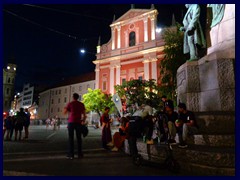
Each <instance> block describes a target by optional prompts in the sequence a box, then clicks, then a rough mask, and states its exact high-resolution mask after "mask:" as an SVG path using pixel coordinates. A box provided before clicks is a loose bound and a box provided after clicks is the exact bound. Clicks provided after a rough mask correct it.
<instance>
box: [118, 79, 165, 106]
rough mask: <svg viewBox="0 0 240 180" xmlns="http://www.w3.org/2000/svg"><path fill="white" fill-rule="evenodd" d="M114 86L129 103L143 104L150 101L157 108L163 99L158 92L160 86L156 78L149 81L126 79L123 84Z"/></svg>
mask: <svg viewBox="0 0 240 180" xmlns="http://www.w3.org/2000/svg"><path fill="white" fill-rule="evenodd" d="M114 87H115V90H116V92H117V93H118V95H119V97H120V98H121V99H124V100H126V102H127V104H128V105H130V104H134V103H138V105H142V104H146V103H147V102H149V103H150V105H151V106H153V107H155V108H157V107H158V106H159V103H160V101H161V98H160V96H159V94H158V92H159V88H160V87H159V86H158V85H157V84H156V82H155V80H154V79H151V80H149V81H146V80H145V81H142V80H131V81H126V82H124V83H123V84H122V85H116V86H114Z"/></svg>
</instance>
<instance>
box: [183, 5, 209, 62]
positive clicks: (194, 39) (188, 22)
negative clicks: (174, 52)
mask: <svg viewBox="0 0 240 180" xmlns="http://www.w3.org/2000/svg"><path fill="white" fill-rule="evenodd" d="M185 6H186V8H188V11H187V12H186V14H185V16H184V19H183V27H181V28H180V30H181V31H184V48H183V53H184V54H187V53H190V59H189V60H188V61H195V60H198V59H199V57H198V48H200V47H201V48H205V47H206V41H205V38H204V35H203V31H202V27H201V24H200V21H199V16H200V6H199V5H198V4H186V5H185Z"/></svg>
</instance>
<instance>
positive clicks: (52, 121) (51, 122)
mask: <svg viewBox="0 0 240 180" xmlns="http://www.w3.org/2000/svg"><path fill="white" fill-rule="evenodd" d="M45 123H46V129H49V127H51V128H52V130H54V131H55V130H59V129H60V127H61V124H62V121H61V119H60V118H59V117H58V116H55V117H53V118H48V119H46V121H45Z"/></svg>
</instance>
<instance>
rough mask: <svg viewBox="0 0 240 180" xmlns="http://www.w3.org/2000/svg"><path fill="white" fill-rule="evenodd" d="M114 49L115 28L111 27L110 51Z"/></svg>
mask: <svg viewBox="0 0 240 180" xmlns="http://www.w3.org/2000/svg"><path fill="white" fill-rule="evenodd" d="M114 49H115V28H114V27H112V50H114Z"/></svg>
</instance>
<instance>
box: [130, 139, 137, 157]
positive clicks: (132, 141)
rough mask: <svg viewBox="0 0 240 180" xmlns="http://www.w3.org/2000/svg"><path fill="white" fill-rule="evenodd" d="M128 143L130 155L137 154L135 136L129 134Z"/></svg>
mask: <svg viewBox="0 0 240 180" xmlns="http://www.w3.org/2000/svg"><path fill="white" fill-rule="evenodd" d="M128 144H129V151H130V155H131V156H137V155H138V149H137V138H136V137H135V136H129V138H128Z"/></svg>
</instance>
